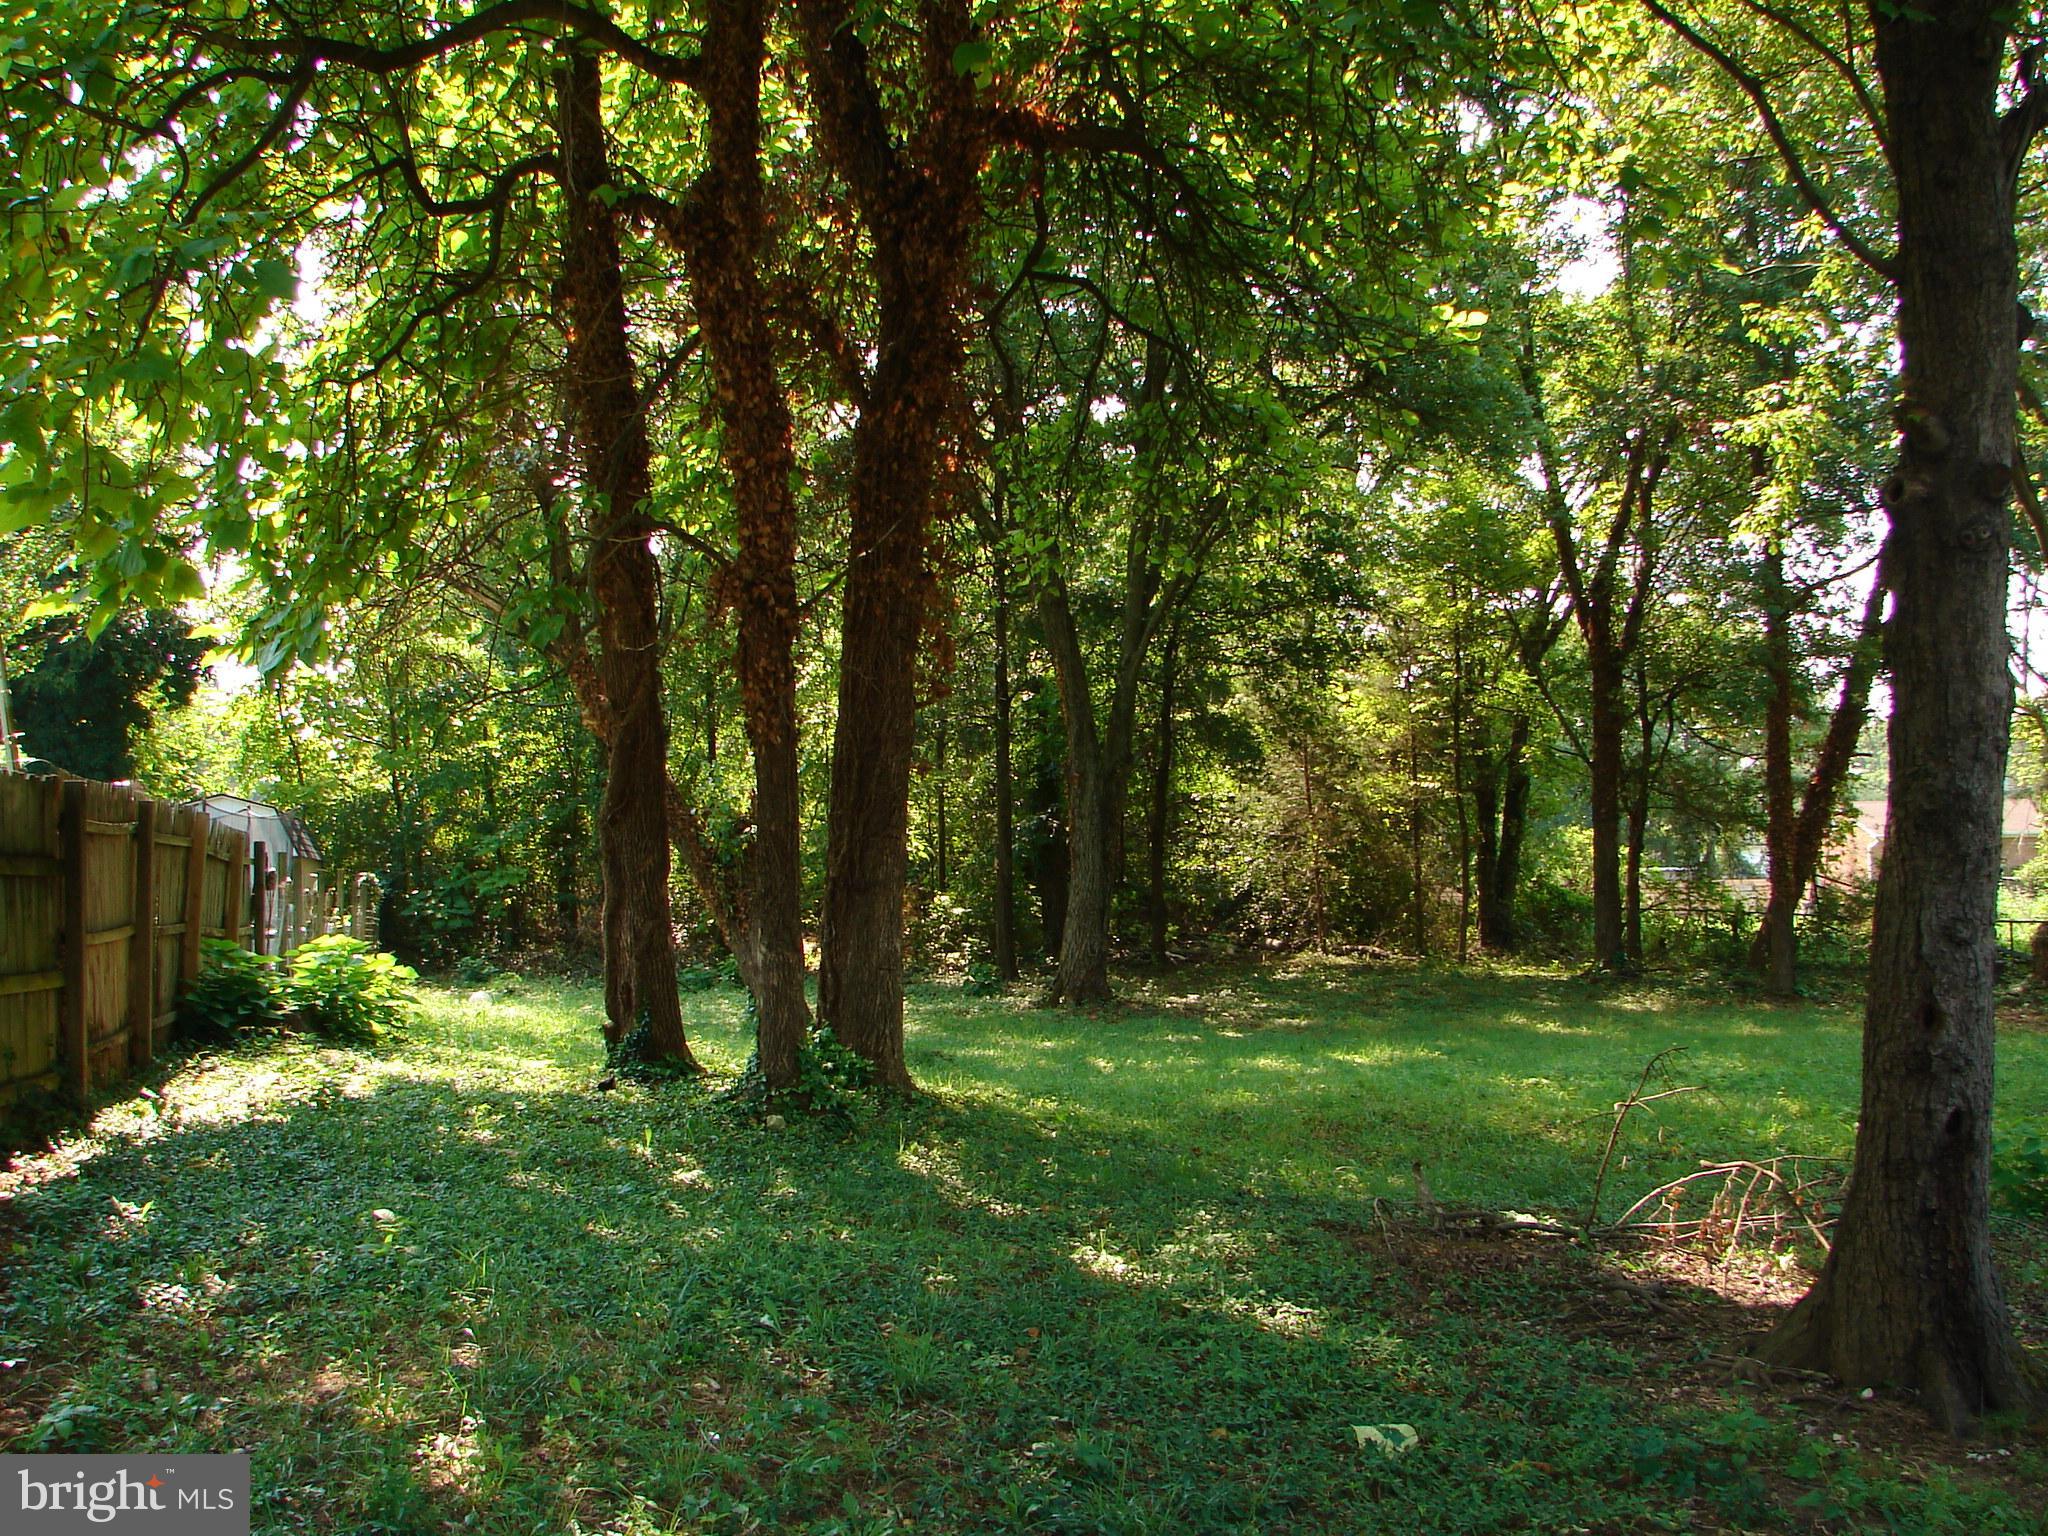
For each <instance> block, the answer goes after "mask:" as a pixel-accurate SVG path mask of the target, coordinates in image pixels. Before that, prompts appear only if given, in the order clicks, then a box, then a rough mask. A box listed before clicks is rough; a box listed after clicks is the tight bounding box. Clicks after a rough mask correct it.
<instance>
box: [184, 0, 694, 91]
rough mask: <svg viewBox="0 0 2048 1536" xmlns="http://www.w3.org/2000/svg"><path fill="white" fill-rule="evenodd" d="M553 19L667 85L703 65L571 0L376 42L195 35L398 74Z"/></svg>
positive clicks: (209, 41)
mask: <svg viewBox="0 0 2048 1536" xmlns="http://www.w3.org/2000/svg"><path fill="white" fill-rule="evenodd" d="M548 23H553V24H554V25H556V26H559V27H561V28H562V29H563V30H564V31H567V32H570V33H573V34H574V35H576V36H578V37H582V38H587V39H588V40H589V41H591V42H594V43H598V44H601V45H603V46H604V47H605V48H607V49H609V50H610V51H611V53H612V54H613V56H614V57H616V58H618V59H620V60H622V61H623V62H625V63H627V64H630V65H632V66H633V67H634V68H635V69H638V70H639V71H640V72H641V73H642V74H646V75H652V76H653V77H654V78H655V79H657V80H665V81H667V82H669V83H670V84H672V85H681V86H687V87H689V88H690V89H692V90H695V89H697V88H698V86H699V83H700V79H701V75H702V71H701V69H700V68H699V65H698V61H697V59H696V57H695V56H694V55H690V56H684V55H680V54H673V53H667V52H664V51H663V50H661V49H660V48H657V47H655V46H654V45H653V44H652V43H649V42H646V41H644V40H642V39H641V38H638V37H635V36H634V35H633V34H632V33H630V32H628V31H627V30H626V29H625V28H624V27H621V26H620V25H619V24H618V23H617V22H616V21H613V20H612V19H611V18H610V17H609V16H606V15H604V14H602V13H601V12H599V11H597V10H594V9H592V8H590V7H589V6H586V5H579V4H576V3H574V0H497V3H496V4H494V5H487V6H485V7H484V8H483V9H482V10H479V11H473V12H471V13H470V14H469V15H467V16H465V17H463V18H462V19H461V20H460V21H456V22H453V23H451V24H449V25H448V26H445V27H443V28H441V29H440V30H439V31H438V32H433V33H430V34H428V35H427V36H425V37H418V38H414V39H413V40H412V41H410V42H405V43H394V44H391V45H389V46H386V47H379V46H377V45H376V44H374V43H363V42H357V41H354V40H352V39H349V38H344V37H323V36H320V35H318V34H313V33H301V34H299V35H298V36H295V37H280V38H259V37H243V36H240V35H238V34H236V33H233V32H223V31H220V30H217V29H214V28H201V29H198V30H196V31H195V33H194V36H195V37H196V38H197V39H198V40H199V41H200V42H202V43H204V44H206V45H207V46H208V47H210V48H217V49H219V50H221V51H222V52H224V53H236V54H240V55H241V56H243V57H244V58H258V59H295V60H298V61H300V62H301V63H302V64H306V65H312V64H339V65H344V66H346V67H348V68H350V69H360V70H364V71H366V72H368V73H370V74H374V75H392V74H401V73H403V72H405V71H407V70H411V69H417V68H418V67H419V66H420V65H422V64H427V63H431V62H432V61H433V60H435V59H437V58H440V57H441V56H442V55H443V54H448V53H454V52H456V51H457V50H459V49H462V48H466V47H468V46H469V45H470V44H472V43H476V42H480V41H482V40H483V39H484V38H487V37H490V36H493V35H494V34H496V33H500V32H509V31H512V30H514V29H515V28H519V27H524V26H530V25H545V24H548Z"/></svg>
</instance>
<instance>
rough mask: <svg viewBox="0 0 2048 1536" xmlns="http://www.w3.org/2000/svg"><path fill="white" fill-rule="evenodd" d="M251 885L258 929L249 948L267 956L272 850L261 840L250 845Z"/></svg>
mask: <svg viewBox="0 0 2048 1536" xmlns="http://www.w3.org/2000/svg"><path fill="white" fill-rule="evenodd" d="M249 883H250V885H251V887H252V888H253V889H254V892H255V895H254V896H253V898H252V900H253V902H254V905H253V907H252V908H251V912H252V913H253V915H254V918H255V928H256V942H255V943H254V944H252V945H250V946H249V947H250V948H251V949H253V950H255V951H256V953H257V954H259V955H267V954H269V953H270V950H269V949H268V948H266V947H265V946H266V945H267V944H268V943H269V941H270V910H271V891H270V850H269V849H268V848H266V847H265V846H264V845H263V840H262V839H261V838H258V839H257V840H256V841H255V842H253V843H251V844H250V845H249Z"/></svg>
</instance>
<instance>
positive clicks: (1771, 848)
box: [1757, 539, 1806, 997]
mask: <svg viewBox="0 0 2048 1536" xmlns="http://www.w3.org/2000/svg"><path fill="white" fill-rule="evenodd" d="M1763 589H1764V590H1763V598H1764V670H1765V673H1766V675H1767V676H1768V677H1769V678H1770V683H1771V695H1770V698H1769V700H1768V701H1767V702H1766V703H1765V705H1764V847H1765V851H1766V854H1767V856H1768V858H1769V860H1770V876H1771V887H1770V899H1769V900H1768V901H1767V902H1766V903H1765V904H1764V920H1763V927H1762V930H1761V931H1760V932H1759V933H1758V935H1757V942H1758V943H1759V944H1760V945H1762V946H1763V950H1764V957H1765V966H1764V990H1765V991H1766V992H1768V993H1769V994H1770V995H1771V996H1773V997H1792V996H1795V995H1796V994H1797V993H1798V990H1799V947H1798V930H1797V927H1796V923H1797V920H1798V914H1799V898H1800V895H1801V893H1802V892H1803V891H1804V890H1805V887H1806V882H1805V881H1803V880H1801V879H1799V878H1798V864H1799V850H1798V841H1799V831H1798V815H1799V813H1798V807H1797V805H1796V804H1795V802H1794V799H1793V791H1792V713H1793V704H1794V699H1793V688H1794V681H1795V680H1794V677H1793V670H1792V669H1793V664H1794V663H1793V657H1792V612H1791V594H1790V592H1789V591H1788V590H1787V588H1786V585H1785V550H1784V546H1783V545H1782V544H1781V543H1779V542H1778V541H1777V540H1775V539H1774V540H1772V541H1771V544H1770V546H1769V547H1768V548H1767V549H1766V550H1765V552H1764V560H1763Z"/></svg>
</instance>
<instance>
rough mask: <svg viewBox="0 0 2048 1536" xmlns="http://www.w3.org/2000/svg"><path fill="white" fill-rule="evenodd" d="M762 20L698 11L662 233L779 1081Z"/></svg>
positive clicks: (762, 1015) (794, 927)
mask: <svg viewBox="0 0 2048 1536" xmlns="http://www.w3.org/2000/svg"><path fill="white" fill-rule="evenodd" d="M766 16H767V11H766V7H765V5H763V4H762V3H761V0H734V3H731V4H726V5H719V6H714V7H712V8H711V9H710V10H709V11H708V12H707V20H706V23H705V28H704V35H703V44H702V53H701V58H702V60H703V63H704V65H705V78H704V85H703V89H702V92H701V95H702V99H703V102H704V106H705V113H706V119H707V122H706V127H707V134H706V137H707V156H706V161H705V165H704V168H703V170H702V171H700V172H699V173H698V176H697V179H696V180H695V182H694V183H692V185H691V187H690V193H689V198H688V200H687V203H686V205H685V206H684V208H683V209H682V210H681V214H680V216H679V217H676V218H675V219H673V220H672V223H671V228H670V231H669V233H670V237H671V238H672V239H673V240H674V241H675V243H676V244H677V246H678V247H679V248H680V249H681V250H682V253H683V262H684V267H685V269H686V271H687V273H688V275H689V279H690V289H691V295H692V298H693V300H694V303H695V307H696V312H697V323H698V326H699V328H700V330H701V332H702V334H703V336H704V341H705V350H706V353H707V356H708V358H709V361H710V364H711V381H712V394H713V399H714V402H715V403H716V406H717V409H718V419H719V424H720V427H721V439H720V452H721V457H722V458H723V460H724V463H725V466H726V470H727V472H728V473H729V474H730V476H731V477H732V489H733V503H734V509H735V512H736V514H737V517H736V522H737V528H738V552H737V558H736V559H735V560H734V561H733V562H732V564H731V565H730V566H728V567H727V568H726V569H725V570H723V571H722V572H721V573H720V582H721V585H722V587H723V588H724V589H725V590H724V595H725V596H726V597H727V598H728V599H729V600H730V602H731V603H732V606H733V609H734V612H735V615H736V618H737V628H738V632H739V633H738V639H739V650H738V661H739V680H740V705H741V718H742V721H743V723H744V726H745V729H746V734H747V743H748V746H749V747H750V748H751V749H752V752H753V758H754V798H753V822H754V835H753V840H752V844H751V846H750V847H749V849H748V851H747V858H746V869H745V874H744V881H745V899H744V906H743V910H742V912H741V914H740V915H739V917H738V927H739V930H740V931H739V936H738V938H739V942H738V943H737V944H736V945H735V952H736V954H737V956H738V958H739V961H740V968H741V972H742V974H743V975H744V976H745V978H746V980H747V985H748V987H749V989H750V990H751V992H752V994H753V998H754V1011H755V1031H756V1038H755V1048H756V1051H757V1053H758V1057H759V1060H760V1064H761V1070H762V1073H763V1075H764V1077H765V1078H766V1080H767V1082H768V1086H769V1087H770V1088H771V1089H773V1090H780V1089H783V1088H786V1087H788V1086H789V1085H790V1084H792V1083H793V1082H794V1081H795V1080H796V1073H797V1052H798V1048H799V1046H800V1045H801V1044H802V1041H803V1037H804V1032H805V1030H806V1029H807V1028H808V1027H809V1024H810V1007H809V1004H808V1002H807V1001H806V999H805V997H804V949H803V862H802V861H803V828H802V821H801V798H800V795H801V788H800V784H799V779H798V759H797V745H798V743H797V720H796V664H795V657H794V651H795V644H796V632H797V619H798V609H797V596H796V504H795V500H794V495H793V493H792V491H791V489H790V483H791V476H792V467H793V462H794V454H793V450H792V448H791V439H790V416H789V405H788V400H787V397H786V396H785V394H784V392H783V389H782V385H781V380H780V379H779V377H778V376H777V374H776V369H775V338H774V335H773V333H772V332H771V330H770V329H769V325H768V313H769V307H770V306H769V304H768V293H767V287H766V284H764V283H763V281H762V279H761V275H760V268H759V265H758V263H759V260H760V258H761V256H762V253H763V247H764V245H765V243H766V240H767V223H766V216H765V214H764V212H763V207H762V175H761V105H760V103H761V69H762V61H763V58H764V56H765V53H766V46H767V45H766V24H767V23H766ZM680 798H681V797H680V796H677V797H676V799H677V803H678V804H680ZM699 841H701V840H699ZM700 883H702V882H701V880H700Z"/></svg>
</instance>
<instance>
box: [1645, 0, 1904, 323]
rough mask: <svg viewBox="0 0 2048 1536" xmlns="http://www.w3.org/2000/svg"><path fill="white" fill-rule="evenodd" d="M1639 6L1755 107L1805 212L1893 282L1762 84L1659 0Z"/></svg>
mask: <svg viewBox="0 0 2048 1536" xmlns="http://www.w3.org/2000/svg"><path fill="white" fill-rule="evenodd" d="M1643 6H1644V8H1645V9H1646V10H1648V11H1649V13H1650V14H1651V15H1652V16H1655V17H1656V18H1657V19H1658V20H1659V21H1661V22H1663V23H1664V25H1665V26H1667V27H1669V28H1670V29H1671V30H1672V31H1674V32H1676V33H1677V34H1678V35H1679V36H1680V37H1681V38H1683V39H1684V40H1685V42H1686V43H1687V44H1688V45H1689V46H1690V47H1691V48H1692V49H1693V50H1694V51H1695V52H1697V53H1700V54H1702V55H1704V56H1705V57H1706V58H1708V59H1711V60H1712V61H1713V62H1714V64H1715V65H1716V66H1717V67H1718V68H1719V69H1720V71H1721V73H1722V74H1724V75H1726V76H1727V77H1728V78H1729V80H1730V81H1732V82H1733V83H1734V84H1735V85H1736V87H1737V88H1739V89H1740V90H1741V92H1742V94H1743V95H1745V96H1747V97H1748V98H1749V99H1750V101H1751V103H1752V104H1754V106H1755V107H1756V111H1757V118H1758V120H1759V121H1760V122H1761V123H1762V124H1763V129H1764V133H1765V134H1766V135H1767V136H1768V137H1769V139H1770V141H1771V143H1772V144H1773V145H1775V146H1776V148H1777V151H1778V158H1779V159H1780V160H1782V161H1784V163H1785V171H1786V173H1787V174H1788V175H1789V176H1791V178H1792V184H1793V186H1795V187H1797V188H1798V189H1799V195H1800V196H1801V197H1802V198H1804V199H1805V201H1806V206H1807V207H1809V208H1811V209H1812V210H1813V211H1814V213H1816V214H1817V215H1819V217H1820V221H1821V222H1822V223H1823V224H1825V225H1827V227H1828V228H1829V229H1830V230H1832V231H1833V232H1834V235H1835V238H1836V239H1838V240H1840V241H1841V242H1842V246H1843V248H1844V249H1845V250H1847V251H1848V253H1849V254H1850V255H1851V256H1854V257H1855V258H1856V259H1857V260H1858V261H1860V262H1862V263H1863V265H1864V266H1866V267H1868V268H1870V270H1871V271H1873V272H1875V273H1876V274H1877V275H1878V276H1879V277H1881V278H1883V279H1884V280H1885V281H1886V282H1888V283H1895V282H1897V281H1898V264H1897V262H1895V261H1894V260H1892V259H1891V258H1889V257H1886V256H1883V255H1880V254H1879V253H1878V252H1877V251H1876V250H1875V249H1874V248H1872V247H1871V246H1870V245H1869V244H1868V243H1867V242H1866V241H1865V240H1864V239H1863V237H1862V236H1861V235H1859V234H1857V233H1856V231H1854V230H1853V229H1851V228H1850V227H1849V226H1848V225H1847V224H1845V223H1843V222H1842V218H1841V215H1839V214H1837V213H1836V212H1835V210H1834V208H1833V206H1832V205H1831V204H1830V203H1829V202H1828V200H1827V197H1826V195H1825V194H1823V193H1822V191H1821V189H1820V184H1819V183H1818V182H1816V181H1815V180H1814V179H1813V176H1812V174H1811V173H1810V172H1808V170H1807V169H1806V162H1805V161H1803V160H1801V159H1800V158H1799V151H1798V149H1796V148H1795V147H1794V146H1793V143H1792V137H1791V135H1790V134H1789V133H1787V132H1786V131H1785V124H1784V122H1783V121H1782V120H1781V119H1780V118H1779V116H1778V110H1777V108H1776V107H1774V106H1772V105H1771V95H1770V92H1769V90H1767V89H1766V88H1765V86H1764V83H1763V81H1762V80H1760V79H1759V78H1757V76H1756V75H1755V74H1754V73H1753V72H1751V71H1750V70H1748V69H1745V68H1744V67H1743V65H1742V63H1741V61H1740V60H1738V59H1737V58H1736V57H1735V55H1733V54H1732V53H1730V52H1729V51H1728V50H1727V49H1726V48H1723V47H1722V46H1721V45H1720V44H1719V43H1717V42H1715V41H1714V40H1713V39H1712V38H1710V37H1708V36H1707V35H1706V34H1705V33H1703V32H1701V31H1700V30H1699V29H1698V28H1697V27H1695V26H1693V25H1692V24H1691V23H1690V22H1688V21H1686V20H1685V19H1684V18H1683V17H1682V16H1680V15H1678V13H1677V12H1675V11H1673V10H1672V9H1671V8H1670V7H1668V6H1666V5H1665V4H1664V3H1663V0H1643Z"/></svg>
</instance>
